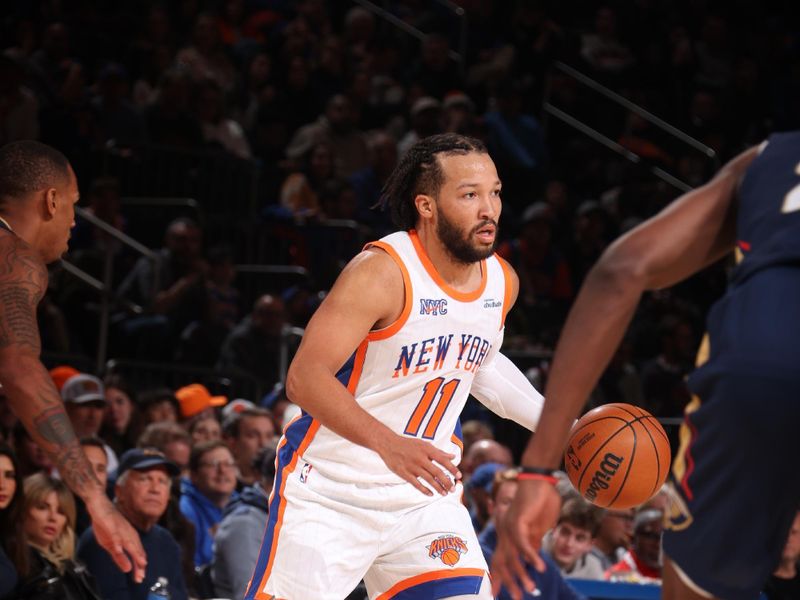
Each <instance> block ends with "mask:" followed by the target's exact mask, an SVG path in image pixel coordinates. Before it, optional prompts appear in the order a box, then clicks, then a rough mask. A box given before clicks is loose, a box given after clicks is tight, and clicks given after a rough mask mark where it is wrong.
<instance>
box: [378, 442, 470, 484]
mask: <svg viewBox="0 0 800 600" xmlns="http://www.w3.org/2000/svg"><path fill="white" fill-rule="evenodd" d="M378 454H380V457H381V458H382V459H383V462H385V463H386V466H387V467H389V469H391V471H392V472H394V473H396V474H397V475H399V476H400V477H402V478H403V479H405V480H406V481H407V482H409V483H410V484H411V485H413V486H414V487H415V488H417V489H418V490H419V491H420V492H422V493H423V494H425V495H426V496H432V495H433V492H431V490H430V489H428V488H427V487H426V486H425V485H423V484H422V481H425V482H426V483H427V484H428V485H429V486H430V488H431V489H433V490H435V491H437V492H439V493H440V494H442V495H445V494H447V493H449V492H451V491H453V490H454V489H455V481H457V480H459V479H461V471H459V470H458V468H457V467H456V466H455V465H454V464H453V463H452V460H453V459H454V458H455V456H454V455H453V454H448V453H447V452H443V451H442V450H439V449H438V448H437V447H436V446H434V445H433V444H431V443H429V442H426V441H424V440H418V439H414V438H407V437H403V436H400V435H394V434H393V435H391V436H390V437H388V438H387V439H386V440H385V442H384V444H383V446H382V448H381V449H380V450H379V452H378ZM442 467H443V468H442Z"/></svg>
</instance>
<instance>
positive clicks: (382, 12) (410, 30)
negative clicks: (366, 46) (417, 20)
mask: <svg viewBox="0 0 800 600" xmlns="http://www.w3.org/2000/svg"><path fill="white" fill-rule="evenodd" d="M353 2H355V3H356V4H358V5H359V6H361V7H362V8H366V9H367V10H368V11H370V12H371V13H373V14H375V15H377V16H379V17H380V18H382V19H383V20H384V21H388V22H389V23H391V24H392V25H394V26H395V27H397V28H398V29H400V30H402V31H404V32H405V33H407V34H408V35H410V36H412V37H415V38H417V39H418V40H420V41H422V40H424V39H425V37H426V34H425V33H423V32H422V31H420V30H419V29H417V28H416V27H414V26H413V25H409V24H408V23H406V22H405V21H403V20H402V19H400V18H398V17H396V16H395V15H393V14H392V13H390V12H389V11H388V10H386V9H385V8H381V7H380V6H378V5H377V4H375V3H373V2H370V1H369V0H353ZM440 3H441V4H443V5H444V6H447V7H448V8H451V7H450V4H452V3H449V2H440ZM458 8H460V7H458ZM453 12H454V13H455V15H456V16H458V17H460V18H461V19H464V18H465V17H464V10H463V9H461V13H460V14H459V12H456V11H453ZM464 31H465V29H464V28H463V27H462V38H463V36H464V33H463V32H464ZM459 45H460V46H463V45H464V40H463V39H462V40H461V43H460V44H459ZM447 55H448V56H449V57H450V59H451V60H454V61H455V62H457V63H459V64H460V65H461V66H462V68H464V66H465V62H466V57H465V56H464V54H462V53H459V52H456V51H455V50H448V51H447Z"/></svg>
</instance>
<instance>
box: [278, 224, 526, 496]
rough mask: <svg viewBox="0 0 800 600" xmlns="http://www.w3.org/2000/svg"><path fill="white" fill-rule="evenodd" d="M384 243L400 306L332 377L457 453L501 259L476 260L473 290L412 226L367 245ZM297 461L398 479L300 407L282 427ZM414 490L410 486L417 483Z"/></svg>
mask: <svg viewBox="0 0 800 600" xmlns="http://www.w3.org/2000/svg"><path fill="white" fill-rule="evenodd" d="M370 246H371V247H377V248H381V249H383V250H384V251H385V252H387V253H388V254H389V255H390V256H391V257H392V258H393V259H394V260H395V262H396V263H397V264H398V266H399V267H400V269H401V271H402V273H403V281H404V284H405V306H404V310H403V313H402V314H401V315H400V317H399V318H398V319H397V321H395V322H394V323H393V324H391V325H390V326H388V327H386V328H384V329H380V330H374V331H372V332H370V333H369V335H368V336H367V337H366V339H364V340H363V342H362V343H361V344H360V345H359V347H358V349H357V350H356V352H355V353H354V354H353V356H351V357H350V359H349V360H348V361H347V363H346V364H345V365H344V366H343V367H342V368H341V369H340V371H339V373H338V374H337V377H338V378H339V380H340V381H341V382H342V383H343V384H344V385H345V386H347V388H348V389H349V390H350V391H351V392H352V393H353V394H354V396H355V399H356V401H357V402H358V403H359V405H360V406H361V407H362V408H363V409H364V410H366V411H367V412H369V413H370V414H371V415H372V416H374V417H375V418H376V419H378V420H379V421H381V422H382V423H384V424H386V425H387V426H388V427H389V428H390V429H392V431H394V432H395V433H397V434H400V435H406V436H410V437H416V438H420V439H423V440H429V441H430V442H431V443H433V444H434V445H435V446H436V447H438V448H440V449H441V450H444V451H445V452H449V453H451V454H455V455H456V460H455V461H454V463H455V464H457V463H458V462H459V461H460V460H461V448H462V445H461V441H460V425H459V416H460V414H461V411H462V409H463V408H464V404H465V402H466V401H467V397H468V395H469V391H470V387H471V386H472V380H473V378H474V377H475V373H476V371H477V369H478V367H480V366H481V364H482V363H483V362H484V360H486V358H487V356H489V355H490V353H491V354H494V352H497V351H498V350H499V347H500V345H501V343H502V340H503V319H504V316H505V313H506V312H507V309H508V306H507V303H508V302H509V301H510V299H509V296H510V285H511V279H510V277H509V274H508V272H507V269H508V267H507V265H506V263H504V262H503V261H501V260H500V259H499V258H497V257H496V256H494V255H493V256H491V257H489V258H488V259H486V260H484V261H482V262H481V271H482V274H483V277H482V281H481V283H480V285H479V286H478V288H477V289H475V290H474V291H472V292H466V293H464V292H459V291H457V290H454V289H452V288H451V287H450V286H448V285H447V284H446V283H445V282H444V281H443V280H442V278H441V277H440V276H439V275H438V273H437V272H436V269H435V268H434V266H433V263H432V262H431V261H430V259H429V258H428V256H427V254H426V253H425V250H424V248H423V247H422V244H421V242H420V241H419V238H418V237H417V235H416V233H415V232H414V231H411V232H397V233H393V234H391V235H389V236H387V237H385V238H383V239H381V240H379V241H377V242H373V243H372V244H369V245H368V247H370ZM285 437H286V443H288V444H290V445H292V446H294V448H295V450H296V451H297V453H298V454H299V456H298V458H299V460H300V464H301V465H302V463H303V462H305V463H306V464H307V465H309V466H308V467H306V468H308V469H317V470H319V471H320V472H322V473H324V474H325V476H326V477H329V478H331V479H334V480H338V481H347V482H356V483H359V482H363V483H365V484H400V483H405V481H404V480H403V479H401V478H400V477H398V476H397V475H395V474H394V473H392V472H391V471H390V470H389V469H388V468H387V467H386V465H385V464H384V462H383V461H382V460H381V458H380V456H378V454H377V453H375V452H373V451H371V450H368V449H367V448H364V447H362V446H359V445H357V444H354V443H352V442H350V441H348V440H346V439H344V438H343V437H341V436H340V435H338V434H336V433H334V432H332V431H331V430H329V429H328V428H326V427H324V426H322V425H320V424H319V422H318V421H316V420H315V419H313V418H312V417H311V415H306V414H304V415H303V416H302V417H301V418H299V419H297V420H296V421H294V422H292V423H291V424H290V425H289V426H288V427H287V428H286V432H285ZM417 493H418V492H417Z"/></svg>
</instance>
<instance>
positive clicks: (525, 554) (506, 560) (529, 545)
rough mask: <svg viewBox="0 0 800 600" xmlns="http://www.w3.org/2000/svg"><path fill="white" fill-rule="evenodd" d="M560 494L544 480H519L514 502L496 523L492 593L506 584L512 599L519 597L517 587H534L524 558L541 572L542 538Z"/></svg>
mask: <svg viewBox="0 0 800 600" xmlns="http://www.w3.org/2000/svg"><path fill="white" fill-rule="evenodd" d="M560 509H561V496H560V495H559V494H558V491H556V488H555V487H554V486H553V484H551V483H549V482H545V481H520V482H519V486H518V488H517V493H516V495H515V496H514V501H513V502H512V503H511V506H510V508H509V509H508V512H507V513H506V515H505V517H504V518H503V519H502V521H501V522H500V523H498V526H497V534H498V543H497V549H496V550H495V552H494V555H493V557H492V569H491V570H492V593H493V594H494V595H497V594H499V593H500V588H501V587H502V586H505V587H506V589H507V590H508V593H509V594H510V595H511V597H512V598H513V599H514V600H520V599H521V598H522V592H521V591H520V587H522V589H524V590H525V591H527V592H532V591H533V589H534V588H535V587H536V586H535V584H534V582H533V580H532V579H531V578H530V576H529V575H528V573H527V572H526V570H525V565H524V564H523V560H525V561H527V562H528V563H530V564H532V565H533V566H534V568H535V569H536V570H537V571H540V572H542V571H544V570H545V568H546V565H545V562H544V561H543V560H542V557H541V556H540V555H539V550H540V549H541V546H542V538H543V537H544V534H545V533H547V531H548V530H550V529H552V528H553V527H554V526H555V524H556V521H558V513H559V511H560Z"/></svg>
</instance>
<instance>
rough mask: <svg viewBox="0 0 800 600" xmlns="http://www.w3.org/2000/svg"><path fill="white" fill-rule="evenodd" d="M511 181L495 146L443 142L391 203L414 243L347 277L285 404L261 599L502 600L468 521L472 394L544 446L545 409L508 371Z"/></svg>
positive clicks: (401, 175)
mask: <svg viewBox="0 0 800 600" xmlns="http://www.w3.org/2000/svg"><path fill="white" fill-rule="evenodd" d="M500 188H501V184H500V180H499V178H498V175H497V170H496V168H495V165H494V162H492V159H491V158H490V157H489V155H488V153H487V152H486V148H485V147H484V146H483V144H482V143H481V142H480V141H478V140H474V139H471V138H467V137H464V136H460V135H455V134H444V135H437V136H433V137H429V138H426V139H423V140H421V141H420V142H418V143H417V144H416V145H415V146H413V147H412V148H411V149H410V150H409V151H408V153H407V154H406V155H405V156H404V157H403V159H402V160H401V161H400V163H399V165H398V166H397V168H396V169H395V171H394V173H393V174H392V176H390V178H389V180H388V181H387V183H386V186H385V188H384V202H385V203H386V204H388V206H389V207H390V208H391V211H392V216H393V219H394V221H395V223H396V224H397V225H398V227H399V228H401V231H398V232H396V233H394V234H391V235H389V236H387V237H385V238H383V239H381V240H380V241H377V242H373V243H371V244H368V245H367V247H366V248H365V249H364V251H363V252H361V253H360V254H359V255H358V256H356V257H355V258H354V259H353V260H352V261H351V262H350V264H349V265H348V266H347V267H346V268H345V269H344V270H343V271H342V273H341V275H340V276H339V278H338V280H337V281H336V283H335V284H334V286H333V289H332V290H331V292H330V294H329V295H328V296H327V298H326V300H325V301H324V302H323V304H322V305H321V306H320V308H319V310H317V312H316V314H315V315H314V317H313V318H312V319H311V322H310V323H309V325H308V328H307V329H306V333H305V336H304V338H303V342H302V344H301V345H300V348H299V349H298V351H297V354H296V356H295V359H294V361H293V362H292V365H291V367H290V369H289V373H288V378H287V386H286V389H287V395H288V396H289V398H290V399H291V400H292V401H294V402H295V403H297V404H298V405H299V406H300V407H301V408H302V409H303V413H302V415H301V416H299V417H298V418H296V419H295V420H294V421H292V422H291V423H290V424H289V425H288V426H287V428H286V429H285V431H284V435H283V437H282V439H281V441H280V444H279V447H278V457H277V472H276V476H275V486H274V491H273V494H272V497H271V498H270V508H269V522H268V524H267V531H266V534H265V538H264V542H263V545H262V549H261V552H260V555H259V559H258V562H257V564H256V570H255V573H254V576H253V579H252V581H251V583H250V586H249V589H248V591H247V594H246V598H248V599H258V600H266V599H272V598H283V599H287V600H308V599H311V598H313V599H314V600H320V599H322V600H324V599H331V600H342V599H343V598H345V597H346V596H347V595H348V594H349V593H350V592H351V590H352V589H353V588H354V587H355V586H356V585H357V584H358V583H359V581H361V580H362V579H363V580H364V582H365V584H366V587H367V591H368V593H369V597H370V598H378V599H381V600H383V599H388V598H420V599H423V598H424V599H426V600H429V599H431V598H451V599H455V598H469V599H475V598H480V599H489V598H491V597H492V596H491V592H490V584H489V582H488V577H487V566H486V562H485V560H484V557H483V555H482V553H481V549H480V546H479V544H478V541H477V538H476V535H475V532H474V530H473V528H472V524H471V522H470V518H469V514H468V512H467V510H466V508H465V507H464V506H463V504H462V503H461V494H462V486H461V482H460V478H461V474H460V473H459V470H458V467H457V466H456V465H458V462H459V460H460V459H461V448H462V446H461V441H460V426H459V420H458V417H459V414H460V413H461V410H462V408H463V407H464V403H465V402H466V400H467V397H468V395H469V394H470V393H471V394H472V395H473V396H475V397H476V398H478V399H479V400H480V401H481V402H483V403H484V404H486V405H487V406H488V407H489V408H490V409H491V410H493V411H494V412H496V413H497V414H499V415H500V416H503V417H507V418H511V419H513V420H515V421H517V422H518V423H520V424H521V425H523V426H525V427H527V428H529V429H533V428H534V426H535V425H536V423H537V421H538V417H539V412H540V410H541V406H542V402H543V401H542V397H541V395H540V394H539V393H538V392H536V390H535V389H534V388H533V387H532V386H531V385H530V383H529V382H528V380H527V379H526V378H525V376H524V375H523V374H522V373H521V372H520V371H519V370H518V369H517V368H516V367H515V366H514V365H513V364H512V363H511V361H509V360H508V359H507V358H505V357H504V356H503V355H502V354H500V353H499V349H500V346H501V344H502V340H503V323H504V319H505V315H506V313H507V312H508V310H509V309H510V308H511V306H512V305H513V303H514V301H515V299H516V297H517V289H518V279H517V276H516V274H515V273H514V272H513V270H512V269H511V267H510V266H509V265H508V264H506V263H504V262H503V261H502V260H500V259H499V258H498V257H496V256H495V255H494V248H495V245H496V242H497V231H498V230H497V227H498V225H497V223H498V219H499V217H500V211H501V201H500Z"/></svg>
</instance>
